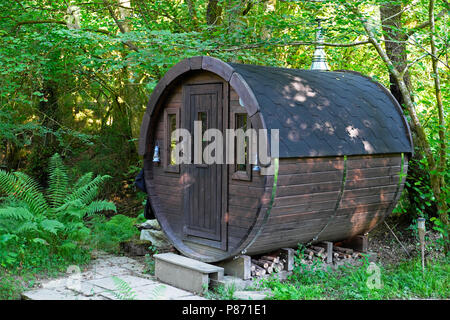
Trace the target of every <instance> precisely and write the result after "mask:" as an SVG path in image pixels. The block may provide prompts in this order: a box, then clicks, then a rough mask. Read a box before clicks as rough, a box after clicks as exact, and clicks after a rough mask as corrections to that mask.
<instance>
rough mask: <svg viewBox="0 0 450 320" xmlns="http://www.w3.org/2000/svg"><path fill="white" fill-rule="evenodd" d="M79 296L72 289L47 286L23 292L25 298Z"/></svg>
mask: <svg viewBox="0 0 450 320" xmlns="http://www.w3.org/2000/svg"><path fill="white" fill-rule="evenodd" d="M78 296H79V295H78V294H76V293H74V292H73V291H71V290H64V289H47V288H43V289H38V290H32V291H26V292H24V293H22V297H23V299H25V300H76V299H77V297H78Z"/></svg>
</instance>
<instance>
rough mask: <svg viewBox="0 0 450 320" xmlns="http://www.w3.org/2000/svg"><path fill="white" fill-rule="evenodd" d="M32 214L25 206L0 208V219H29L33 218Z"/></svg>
mask: <svg viewBox="0 0 450 320" xmlns="http://www.w3.org/2000/svg"><path fill="white" fill-rule="evenodd" d="M33 218H34V216H33V214H32V213H31V212H30V211H29V210H28V209H26V208H23V207H22V208H21V207H18V208H13V207H6V208H2V209H0V220H11V219H12V220H16V221H29V220H33Z"/></svg>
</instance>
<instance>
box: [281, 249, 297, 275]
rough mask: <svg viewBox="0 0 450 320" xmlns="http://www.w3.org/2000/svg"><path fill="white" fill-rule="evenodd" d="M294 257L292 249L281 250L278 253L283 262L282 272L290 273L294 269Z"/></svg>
mask: <svg viewBox="0 0 450 320" xmlns="http://www.w3.org/2000/svg"><path fill="white" fill-rule="evenodd" d="M294 255H295V250H294V249H292V248H282V249H281V251H280V257H281V259H282V260H286V262H284V270H286V271H292V270H293V269H294Z"/></svg>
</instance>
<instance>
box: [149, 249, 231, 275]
mask: <svg viewBox="0 0 450 320" xmlns="http://www.w3.org/2000/svg"><path fill="white" fill-rule="evenodd" d="M153 258H154V259H155V261H156V262H158V261H164V262H167V263H170V264H173V265H177V266H180V267H183V268H186V269H190V270H193V271H197V272H201V273H205V274H209V273H217V274H218V279H220V278H221V277H223V274H224V269H223V268H222V267H218V266H215V265H212V264H208V263H204V262H201V261H197V260H194V259H190V258H187V257H183V256H180V255H178V254H174V253H161V254H155V255H154V256H153Z"/></svg>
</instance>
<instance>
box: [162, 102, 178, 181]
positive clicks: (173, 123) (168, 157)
mask: <svg viewBox="0 0 450 320" xmlns="http://www.w3.org/2000/svg"><path fill="white" fill-rule="evenodd" d="M178 123H179V116H178V109H175V108H168V109H165V112H164V124H165V154H164V162H165V163H164V167H165V168H164V169H165V171H168V172H176V173H179V172H180V166H179V165H177V164H176V154H175V146H176V144H177V143H178V141H177V140H176V139H175V138H172V132H174V131H175V130H176V129H178V127H179V126H178Z"/></svg>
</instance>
